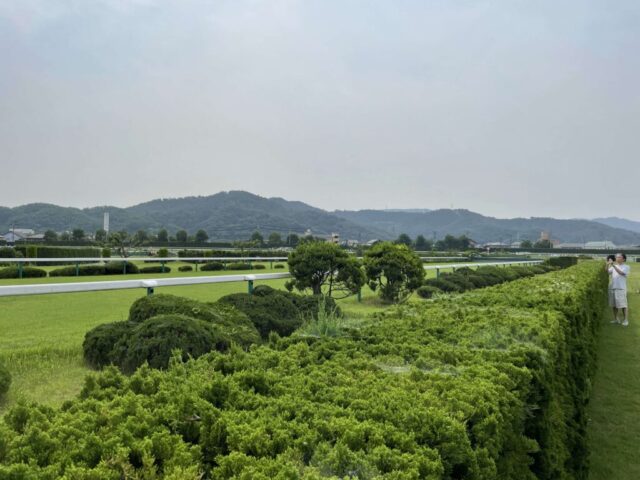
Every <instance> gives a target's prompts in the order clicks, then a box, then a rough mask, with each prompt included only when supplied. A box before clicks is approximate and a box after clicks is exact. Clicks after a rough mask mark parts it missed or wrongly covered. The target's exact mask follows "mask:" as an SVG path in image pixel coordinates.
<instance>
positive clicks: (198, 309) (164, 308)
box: [129, 294, 260, 347]
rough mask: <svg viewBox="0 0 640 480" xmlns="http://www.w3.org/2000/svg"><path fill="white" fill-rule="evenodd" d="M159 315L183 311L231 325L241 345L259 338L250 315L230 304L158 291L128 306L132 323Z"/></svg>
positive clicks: (210, 320) (232, 331) (235, 337)
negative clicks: (159, 292)
mask: <svg viewBox="0 0 640 480" xmlns="http://www.w3.org/2000/svg"><path fill="white" fill-rule="evenodd" d="M158 315H184V316H187V317H191V318H196V319H199V320H204V321H207V322H209V323H214V324H216V325H221V326H224V327H228V329H229V335H230V336H231V339H232V340H233V341H234V342H236V343H237V344H239V345H240V346H242V347H248V346H249V345H251V344H253V343H258V342H259V341H260V336H259V335H258V332H257V330H256V328H255V327H254V325H253V322H252V321H251V320H250V319H249V318H248V317H247V315H245V314H244V313H242V312H241V311H239V310H236V309H235V308H233V307H230V306H228V305H221V304H218V303H204V302H199V301H197V300H193V299H190V298H184V297H178V296H175V295H166V294H158V295H148V296H144V297H140V298H139V299H138V300H136V301H135V302H134V303H133V304H132V305H131V308H130V309H129V321H130V322H133V323H142V322H143V321H145V320H148V319H149V318H153V317H156V316H158Z"/></svg>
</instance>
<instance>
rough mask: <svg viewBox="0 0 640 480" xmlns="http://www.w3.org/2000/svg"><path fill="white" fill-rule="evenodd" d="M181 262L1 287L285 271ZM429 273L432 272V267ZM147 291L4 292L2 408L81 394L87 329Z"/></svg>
mask: <svg viewBox="0 0 640 480" xmlns="http://www.w3.org/2000/svg"><path fill="white" fill-rule="evenodd" d="M144 265H145V266H150V265H153V264H144ZM180 265H184V264H182V263H179V262H174V263H171V264H169V266H170V267H171V269H172V271H171V272H170V273H165V274H157V273H156V274H135V275H109V276H95V277H53V278H49V277H47V278H37V279H22V280H19V279H12V280H0V286H1V285H21V284H24V285H27V284H34V283H62V282H67V283H68V282H92V281H101V280H110V281H116V280H128V279H144V278H167V277H187V276H209V275H228V274H240V273H244V274H247V273H256V274H260V273H278V272H279V273H282V272H286V271H287V270H286V269H284V270H283V269H270V268H269V267H270V264H269V263H265V266H266V269H265V270H255V271H253V272H248V271H242V272H239V271H236V272H234V271H223V272H195V271H194V272H178V270H177V267H178V266H180ZM140 266H142V265H140ZM53 268H58V267H45V269H46V270H51V269H53ZM430 275H434V273H433V272H431V273H430ZM261 283H262V284H267V285H270V286H272V287H274V288H284V283H285V280H269V281H262V282H256V285H258V284H261ZM246 291H247V284H246V282H233V283H217V284H205V285H190V286H180V287H162V288H158V289H156V293H170V294H173V295H181V296H184V297H188V298H193V299H196V300H201V301H215V300H217V299H218V298H220V297H222V296H224V295H228V294H230V293H238V292H246ZM144 295H146V291H145V290H144V289H143V288H140V289H131V290H111V291H101V292H83V293H65V294H49V295H34V296H17V297H0V359H1V360H3V361H4V362H5V364H6V365H7V366H8V367H9V370H10V371H11V374H12V376H13V382H12V385H11V388H10V390H9V393H8V395H7V396H6V397H5V399H4V400H3V401H2V402H0V413H2V412H3V411H5V410H6V408H7V407H9V406H11V405H13V404H15V403H16V402H18V401H21V400H24V401H37V402H41V403H44V404H48V405H60V404H61V403H62V402H63V401H65V400H67V399H69V398H72V397H73V396H74V395H75V394H77V393H78V392H79V391H80V389H81V387H82V384H83V381H84V377H85V375H86V374H87V373H89V372H90V371H91V370H90V369H89V368H87V367H86V366H85V365H84V361H83V358H82V341H83V339H84V335H85V333H86V332H87V331H88V330H90V329H91V328H93V327H95V326H96V325H99V324H101V323H107V322H115V321H121V320H126V318H127V316H128V312H129V307H130V306H131V304H132V303H133V302H134V301H135V300H136V299H138V298H140V297H141V296H144ZM340 305H341V307H342V308H343V310H344V311H345V312H346V313H347V314H348V315H349V316H351V317H362V316H364V315H366V314H367V313H370V312H375V311H377V310H380V309H381V308H384V305H383V304H381V303H380V302H379V301H378V299H377V297H376V295H375V294H374V293H373V292H371V290H369V289H368V288H365V289H363V298H362V302H358V301H357V299H356V297H355V296H354V297H349V298H347V299H344V300H340Z"/></svg>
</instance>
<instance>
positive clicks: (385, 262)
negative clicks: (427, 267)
mask: <svg viewBox="0 0 640 480" xmlns="http://www.w3.org/2000/svg"><path fill="white" fill-rule="evenodd" d="M364 268H365V272H366V274H367V278H368V283H369V287H370V288H371V290H373V291H376V290H378V291H379V295H380V298H382V300H384V301H385V302H391V303H400V302H404V301H405V300H407V299H408V298H409V296H410V295H411V293H412V292H413V291H414V290H415V289H416V288H418V287H420V286H421V285H422V281H423V280H424V267H423V265H422V260H421V259H420V257H419V256H418V255H417V254H416V253H415V252H413V251H412V250H411V249H410V248H409V247H407V246H406V245H398V244H393V243H390V242H382V243H378V244H376V245H374V246H373V247H371V248H370V249H369V250H367V252H366V253H365V254H364Z"/></svg>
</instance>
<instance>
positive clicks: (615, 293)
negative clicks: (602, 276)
mask: <svg viewBox="0 0 640 480" xmlns="http://www.w3.org/2000/svg"><path fill="white" fill-rule="evenodd" d="M609 306H610V307H614V308H627V291H626V290H623V289H621V288H616V289H615V290H614V289H611V288H610V289H609Z"/></svg>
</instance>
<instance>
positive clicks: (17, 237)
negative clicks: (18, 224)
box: [0, 228, 44, 244]
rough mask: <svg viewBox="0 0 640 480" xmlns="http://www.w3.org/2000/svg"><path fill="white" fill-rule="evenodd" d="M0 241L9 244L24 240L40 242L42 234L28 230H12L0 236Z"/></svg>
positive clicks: (42, 238) (42, 237)
mask: <svg viewBox="0 0 640 480" xmlns="http://www.w3.org/2000/svg"><path fill="white" fill-rule="evenodd" d="M0 239H2V240H4V241H5V242H7V243H9V244H13V243H16V242H21V241H25V240H29V241H33V242H41V241H43V240H44V234H43V233H36V232H35V231H34V230H32V229H30V228H12V229H11V231H10V232H7V233H5V234H4V235H0Z"/></svg>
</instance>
